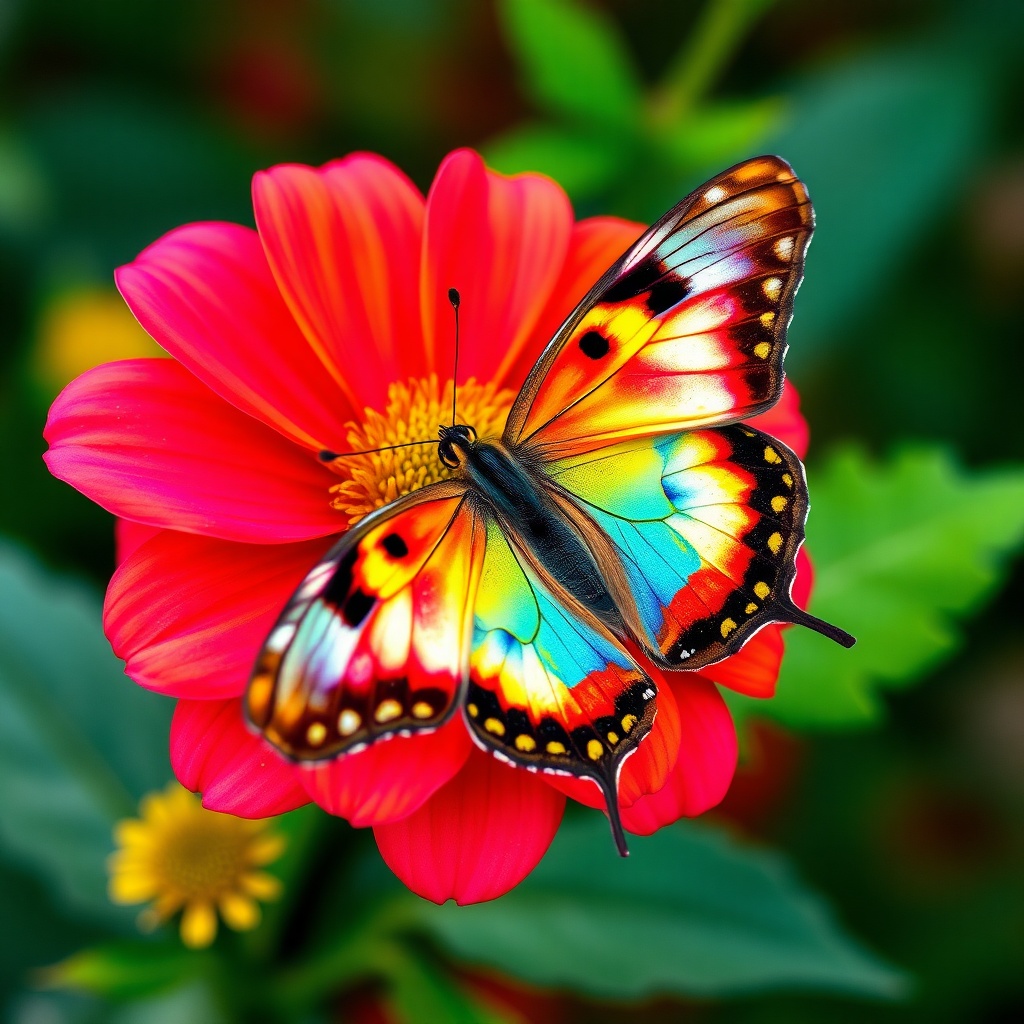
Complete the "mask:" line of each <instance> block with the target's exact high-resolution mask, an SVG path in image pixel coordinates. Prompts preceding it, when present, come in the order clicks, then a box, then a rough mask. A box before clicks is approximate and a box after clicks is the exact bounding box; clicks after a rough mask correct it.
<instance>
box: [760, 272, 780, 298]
mask: <svg viewBox="0 0 1024 1024" xmlns="http://www.w3.org/2000/svg"><path fill="white" fill-rule="evenodd" d="M761 288H762V290H763V291H764V294H765V298H767V299H768V301H769V302H774V301H775V300H776V299H777V298H778V297H779V293H780V292H781V291H782V279H781V278H779V277H766V278H765V279H764V282H763V283H762V285H761Z"/></svg>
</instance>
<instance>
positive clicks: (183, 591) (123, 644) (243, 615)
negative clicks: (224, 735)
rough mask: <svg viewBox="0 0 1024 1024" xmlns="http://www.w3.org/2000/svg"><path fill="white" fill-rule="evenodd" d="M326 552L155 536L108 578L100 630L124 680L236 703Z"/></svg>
mask: <svg viewBox="0 0 1024 1024" xmlns="http://www.w3.org/2000/svg"><path fill="white" fill-rule="evenodd" d="M324 550H325V542H324V541H322V540H319V541H305V542H304V543H301V544H258V545H257V544H233V543H231V542H230V541H223V540H216V539H214V538H211V537H197V536H195V535H194V534H188V533H177V532H176V531H174V530H161V531H159V532H158V533H157V535H156V536H155V537H153V538H151V539H150V540H149V541H148V542H146V543H145V544H143V545H142V546H141V547H140V548H138V549H137V550H136V551H135V552H134V553H133V554H132V555H131V556H130V557H129V558H128V559H127V560H126V561H124V562H122V563H121V565H120V567H119V568H118V569H117V571H116V572H115V573H114V576H113V578H112V579H111V581H110V586H109V587H108V588H107V599H106V603H105V606H104V611H103V628H104V631H105V632H106V634H107V637H108V638H109V639H110V643H111V646H113V648H114V653H115V654H116V655H117V656H118V657H119V658H122V659H123V660H124V662H125V672H126V673H127V674H128V675H129V676H130V677H131V678H132V679H134V680H135V682H137V683H139V684H140V685H142V686H145V687H148V688H149V689H151V690H158V691H160V692H161V693H166V694H169V695H170V696H172V697H187V698H192V699H197V700H214V699H223V698H227V697H238V696H239V695H240V694H241V693H242V692H243V691H244V690H245V687H246V684H247V683H248V681H249V675H250V673H251V672H252V667H253V664H254V663H255V661H256V655H257V654H258V653H259V650H260V647H261V646H262V645H263V642H264V640H266V638H267V635H268V633H269V632H270V630H271V628H272V627H273V625H274V622H275V620H276V619H277V616H278V615H279V614H280V612H281V609H282V608H283V607H284V604H285V602H286V601H287V600H288V598H289V597H290V596H291V594H292V592H293V591H294V590H295V588H296V587H297V586H298V585H299V583H300V582H301V581H302V578H303V577H304V576H305V574H306V573H307V572H308V571H309V570H310V568H311V567H312V566H313V565H315V564H316V562H317V561H318V560H319V559H320V557H321V556H322V555H323V554H324Z"/></svg>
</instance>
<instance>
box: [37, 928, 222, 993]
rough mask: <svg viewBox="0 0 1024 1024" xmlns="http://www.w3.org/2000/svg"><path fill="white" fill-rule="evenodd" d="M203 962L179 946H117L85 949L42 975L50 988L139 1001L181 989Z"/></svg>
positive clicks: (145, 944) (151, 944)
mask: <svg viewBox="0 0 1024 1024" xmlns="http://www.w3.org/2000/svg"><path fill="white" fill-rule="evenodd" d="M201 963H202V958H201V956H200V955H197V954H196V953H193V952H190V951H189V950H187V949H184V948H183V947H182V945H181V944H180V943H178V942H174V943H160V944H157V943H150V942H118V943H110V944H107V945H104V946H95V947H93V948H92V949H83V950H82V951H81V952H79V953H75V954H74V956H70V957H68V959H66V960H63V961H62V962H61V963H59V964H55V965H54V966H52V967H48V968H47V969H46V970H45V971H43V972H42V973H41V976H40V980H41V982H42V984H44V985H46V986H47V987H49V988H65V989H73V990H76V991H79V992H88V993H90V994H91V995H95V996H103V997H105V998H107V999H113V1000H127V999H140V998H142V997H143V996H151V995H155V994H157V993H159V992H164V991H166V990H167V989H171V988H174V987H176V986H178V985H180V984H181V983H182V982H183V980H184V979H185V978H187V977H189V976H190V975H193V974H195V973H196V972H197V970H198V968H199V965H200V964H201Z"/></svg>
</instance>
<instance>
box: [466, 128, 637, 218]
mask: <svg viewBox="0 0 1024 1024" xmlns="http://www.w3.org/2000/svg"><path fill="white" fill-rule="evenodd" d="M614 142H615V140H614V139H613V140H609V139H608V138H602V137H600V136H599V135H586V134H582V133H570V132H567V131H565V130H563V129H561V128H554V127H551V126H548V125H541V124H529V125H523V126H521V127H519V128H513V129H512V130H511V131H509V132H507V133H506V134H504V135H501V136H499V137H498V138H496V139H494V140H492V141H491V142H490V143H489V144H488V145H487V146H486V147H485V148H484V158H485V160H486V161H487V163H488V164H489V165H490V166H491V167H493V168H494V169H495V170H498V171H501V172H502V173H503V174H518V173H521V172H523V171H539V172H540V173H541V174H546V175H548V176H549V177H551V178H554V180H555V181H557V182H558V183H559V185H561V186H562V188H564V189H565V190H566V192H568V193H569V195H570V196H572V198H573V199H574V200H576V201H577V202H579V201H581V200H585V199H588V198H590V197H591V196H594V195H596V194H598V193H599V192H600V191H601V190H602V189H603V188H605V187H606V186H607V185H608V184H609V183H610V182H612V181H613V180H614V179H615V177H616V175H617V174H618V173H619V172H620V171H621V169H622V168H623V166H624V165H625V161H626V160H627V159H628V156H629V154H628V152H624V151H623V147H622V146H621V145H615V144H614Z"/></svg>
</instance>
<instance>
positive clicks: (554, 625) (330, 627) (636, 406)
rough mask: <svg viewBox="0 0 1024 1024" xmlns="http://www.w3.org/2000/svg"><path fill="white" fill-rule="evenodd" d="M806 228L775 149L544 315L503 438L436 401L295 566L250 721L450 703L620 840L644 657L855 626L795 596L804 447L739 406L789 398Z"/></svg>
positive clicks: (331, 735)
mask: <svg viewBox="0 0 1024 1024" xmlns="http://www.w3.org/2000/svg"><path fill="white" fill-rule="evenodd" d="M813 226H814V215H813V211H812V207H811V203H810V200H809V199H808V196H807V191H806V189H805V187H804V185H803V184H802V183H801V182H800V181H799V180H798V179H797V177H796V176H795V175H794V173H793V171H792V169H791V168H790V167H789V165H788V164H786V163H785V162H784V161H783V160H781V159H779V158H778V157H772V156H765V157H760V158H756V159H753V160H748V161H746V162H744V163H741V164H738V165H737V166H735V167H733V168H731V169H730V170H727V171H725V172H723V173H722V174H719V175H718V176H717V177H715V178H713V179H711V180H710V181H709V182H707V183H706V184H705V185H704V186H703V187H701V188H700V189H698V190H697V191H695V192H694V193H693V194H691V195H690V196H688V197H687V198H686V199H684V200H682V202H680V203H679V204H678V205H677V206H676V207H675V208H674V209H672V210H671V211H669V212H668V213H667V214H666V215H665V216H664V217H662V218H661V220H659V221H658V222H657V223H656V224H655V225H654V226H653V227H651V228H650V229H649V230H648V231H647V232H646V233H645V234H643V236H642V237H641V238H640V239H639V240H638V241H637V242H636V243H635V244H634V245H632V246H631V247H630V248H629V249H628V250H627V252H625V253H624V254H623V255H622V256H621V257H620V258H619V259H618V260H617V261H616V262H615V263H614V264H613V265H612V266H611V267H610V268H609V270H608V271H607V272H606V273H605V274H604V275H603V276H602V277H601V279H600V280H599V281H598V282H597V283H596V284H595V285H594V286H593V287H592V288H591V289H590V291H589V292H588V293H587V295H586V296H585V297H584V298H583V299H582V301H581V302H580V303H579V305H578V306H577V307H576V309H575V310H574V311H573V312H572V313H571V315H570V316H569V317H568V318H567V319H566V321H565V322H564V323H563V324H562V326H561V327H560V328H559V329H558V331H557V332H556V334H555V336H554V338H553V339H552V340H551V341H550V343H549V344H548V345H547V347H546V348H545V349H544V351H543V353H542V355H541V357H540V359H539V360H538V361H537V363H536V365H535V366H534V367H533V369H532V371H531V372H530V374H529V375H528V377H527V379H526V382H525V383H524V384H523V387H522V389H521V390H520V392H519V394H518V396H517V398H516V399H515V401H514V403H513V405H512V408H511V411H510V413H509V415H508V419H507V422H506V424H505V427H504V430H503V431H502V433H501V436H500V437H478V436H477V434H476V431H475V430H474V428H473V425H472V424H469V423H458V422H456V418H455V416H454V414H453V418H452V423H451V424H450V425H442V426H441V427H440V428H439V433H438V441H437V444H438V456H439V458H440V459H441V460H442V461H443V462H444V463H445V464H446V465H448V466H449V467H451V469H452V471H453V472H452V476H451V478H450V479H447V480H442V481H440V482H436V483H432V484H429V485H427V486H424V487H422V488H421V489H419V490H416V491H413V492H411V493H409V494H407V495H405V496H403V497H401V498H399V499H398V500H396V501H393V502H392V503H391V504H389V505H387V506H385V507H384V508H381V509H379V510H377V511H376V512H374V513H372V514H370V515H368V516H366V517H365V518H364V519H362V520H361V521H360V522H359V523H358V524H357V525H355V526H354V527H353V528H351V529H350V530H349V531H348V532H347V533H345V534H344V535H343V536H342V537H341V539H340V540H339V541H338V542H337V544H335V545H334V547H333V548H332V549H331V550H330V551H329V552H328V553H327V554H326V555H325V556H324V558H323V559H322V560H321V561H320V562H319V563H318V564H317V565H315V566H314V567H313V568H312V569H311V570H310V572H309V573H308V574H307V576H306V577H305V579H304V580H303V581H302V583H301V584H300V585H299V587H298V589H297V590H296V591H295V593H294V595H293V596H292V598H291V599H290V600H289V601H288V603H287V605H286V606H285V608H284V610H283V612H282V613H281V615H280V617H279V619H278V621H277V623H276V624H275V626H274V627H273V629H272V630H271V632H270V635H269V636H268V638H267V640H266V642H265V644H264V646H263V649H262V651H261V652H260V654H259V656H258V658H257V661H256V665H255V668H254V671H253V674H252V678H251V681H250V683H249V687H248V690H247V693H246V699H245V708H246V715H247V718H248V720H249V722H250V723H251V725H252V726H253V727H255V728H256V729H258V730H259V731H260V732H261V733H262V734H263V735H264V736H265V737H266V739H267V740H269V741H270V743H272V744H273V745H274V746H275V747H276V748H277V749H278V750H279V751H281V753H283V754H284V755H286V756H287V757H289V758H292V759H295V760H298V761H314V760H322V759H326V758H336V757H342V756H344V755H345V754H346V753H348V752H352V751H356V750H359V749H362V748H364V747H366V746H367V745H369V744H372V743H375V742H379V741H381V740H383V739H385V738H387V737H389V736H393V735H396V734H397V735H412V734H416V733H423V732H428V731H431V730H435V729H437V728H439V727H440V726H441V725H443V724H444V723H445V722H447V721H448V720H449V719H450V718H451V716H453V715H455V714H461V715H462V717H463V719H464V721H465V724H466V726H467V728H468V730H469V732H470V735H471V736H472V737H473V739H474V740H475V741H476V743H477V744H478V745H479V746H481V747H483V748H484V749H485V750H488V751H491V752H492V753H493V754H495V755H496V756H497V757H499V758H501V759H503V760H505V761H507V762H510V763H512V764H515V765H520V766H523V767H525V768H527V769H531V770H534V771H544V772H554V773H562V774H568V775H572V776H578V777H583V778H589V779H592V780H593V781H594V782H596V783H597V785H598V786H599V787H600V788H601V790H602V792H603V795H604V799H605V802H606V805H607V809H608V815H609V818H610V820H611V823H612V831H613V835H614V837H615V839H616V842H617V844H618V847H619V850H620V852H622V853H623V854H624V853H625V852H626V847H625V838H624V835H623V831H622V826H621V823H620V821H619V808H618V780H619V774H620V771H621V768H622V765H623V763H624V761H625V759H626V758H627V757H628V756H629V755H630V754H631V753H633V752H634V751H635V750H637V748H638V746H639V745H640V744H641V743H642V742H643V740H644V737H645V736H646V735H647V734H648V733H649V732H650V729H651V726H652V724H653V722H654V718H655V714H656V712H657V706H658V692H657V686H656V684H655V682H654V681H653V680H652V678H651V677H650V675H649V674H648V673H647V672H646V671H645V669H644V662H645V659H646V660H649V662H651V663H653V664H654V665H656V666H657V667H658V668H659V669H661V670H675V669H688V670H695V669H701V668H704V667H705V666H707V665H710V664H712V663H714V662H717V661H720V660H721V659H723V658H726V657H728V656H729V655H730V654H733V653H735V652H736V651H737V650H738V649H739V648H740V647H742V646H743V644H744V643H745V642H746V641H747V640H749V639H750V637H751V636H753V635H754V633H756V632H757V631H758V630H759V629H761V628H762V627H763V626H765V625H767V624H769V623H773V622H792V623H800V624H802V625H805V626H808V627H810V628H811V629H814V630H817V631H818V632H820V633H823V634H824V635H826V636H828V637H830V638H831V639H833V640H835V641H837V642H838V643H840V644H843V645H844V646H851V645H852V644H853V643H854V639H853V637H851V636H850V635H849V634H847V633H845V632H844V631H843V630H841V629H838V628H837V627H834V626H831V625H829V624H828V623H825V622H823V621H821V620H819V619H817V618H815V617H813V616H811V615H809V614H808V613H806V612H804V611H802V610H801V609H800V608H798V607H797V606H796V605H795V604H794V603H793V601H792V598H791V596H790V589H791V585H792V582H793V578H794V575H795V558H796V554H797V551H798V549H799V547H800V545H801V543H802V542H803V537H804V523H805V520H806V517H807V508H808V499H807V488H806V484H805V480H804V471H803V466H802V465H801V463H800V460H799V459H798V458H797V457H796V455H794V454H793V452H791V451H790V450H789V449H788V448H787V447H786V446H785V445H783V444H781V443H780V442H779V441H777V440H775V439H774V438H772V437H770V436H769V435H767V434H764V433H762V432H760V431H758V430H755V429H754V428H753V427H750V426H747V425H745V424H744V423H743V422H742V421H743V420H746V419H748V418H750V417H752V416H754V415H756V414H758V413H761V412H764V411H765V410H766V409H768V408H770V407H771V406H772V405H774V404H775V402H776V401H778V399H779V396H780V394H781V390H782V385H783V379H784V374H783V369H782V364H783V357H784V355H785V351H786V340H785V337H786V329H787V327H788V325H789V321H790V319H791V316H792V310H793V298H794V295H795V293H796V290H797V287H798V285H799V284H800V280H801V277H802V273H803V265H804V254H805V252H806V249H807V245H808V242H809V240H810V237H811V232H812V230H813ZM450 297H451V298H452V301H453V305H455V312H456V323H457V316H458V295H457V293H453V294H452V295H451V296H450Z"/></svg>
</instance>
